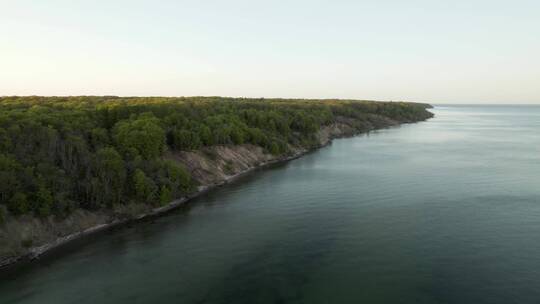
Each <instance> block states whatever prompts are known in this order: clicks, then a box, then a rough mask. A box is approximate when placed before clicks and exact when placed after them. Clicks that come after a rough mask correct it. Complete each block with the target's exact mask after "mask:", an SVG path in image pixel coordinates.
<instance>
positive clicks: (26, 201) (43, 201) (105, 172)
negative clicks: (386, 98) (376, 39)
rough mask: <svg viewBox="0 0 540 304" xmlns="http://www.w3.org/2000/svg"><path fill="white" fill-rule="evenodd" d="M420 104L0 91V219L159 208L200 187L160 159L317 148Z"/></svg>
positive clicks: (418, 110) (422, 114)
mask: <svg viewBox="0 0 540 304" xmlns="http://www.w3.org/2000/svg"><path fill="white" fill-rule="evenodd" d="M427 107H428V106H427V105H425V104H420V103H404V102H373V101H354V100H299V99H246V98H223V97H179V98H168V97H167V98H166V97H114V96H102V97H98V96H84V97H38V96H30V97H0V224H1V223H2V222H3V221H5V220H6V218H7V217H9V216H13V217H18V216H22V215H25V214H29V215H32V216H35V217H37V218H46V217H49V216H54V217H57V218H63V217H66V216H67V215H69V214H70V213H71V212H72V211H73V210H75V209H77V208H83V209H86V210H98V209H107V208H114V206H116V205H119V204H129V203H144V204H149V205H152V206H160V205H163V204H166V203H168V202H170V201H171V200H173V199H175V198H178V197H181V196H184V195H186V194H187V193H190V192H192V191H194V189H195V187H196V186H197V185H196V183H195V182H194V181H193V180H192V179H191V177H190V173H189V172H188V171H187V170H186V169H185V168H184V167H182V166H181V165H180V164H178V163H176V162H174V161H171V160H168V159H167V158H166V157H163V156H164V155H165V154H166V153H174V152H175V151H186V150H197V149H200V148H202V147H208V146H214V145H241V144H253V145H257V146H260V147H262V148H264V149H265V150H266V151H267V152H268V153H272V154H274V155H286V154H287V153H289V152H290V147H306V148H309V147H312V146H314V145H316V142H315V140H314V138H315V134H316V133H317V131H318V130H319V129H320V128H321V127H322V126H325V125H328V124H331V123H333V122H335V121H336V119H338V118H347V119H349V120H350V121H353V122H354V123H358V126H360V125H361V124H362V122H364V121H369V120H370V119H372V118H373V117H374V116H384V117H387V118H390V119H393V120H396V121H398V122H413V121H418V120H424V119H426V118H429V117H430V115H431V113H429V112H428V111H426V108H427Z"/></svg>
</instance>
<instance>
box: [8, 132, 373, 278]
mask: <svg viewBox="0 0 540 304" xmlns="http://www.w3.org/2000/svg"><path fill="white" fill-rule="evenodd" d="M364 133H367V132H362V133H359V134H364ZM359 134H357V135H359ZM353 136H356V135H353ZM353 136H351V137H353ZM331 142H332V140H330V141H328V143H326V144H324V145H322V146H318V147H315V148H313V149H308V150H303V151H301V152H298V153H295V154H293V155H290V156H286V157H281V158H276V159H273V160H270V161H266V162H263V163H261V164H259V165H257V166H254V167H250V168H248V169H246V170H244V171H241V172H238V173H236V174H233V175H230V176H228V177H227V178H226V179H224V180H222V181H220V182H217V183H213V184H210V185H203V186H199V188H198V189H197V190H196V191H195V192H193V193H191V194H189V195H187V196H184V197H181V198H178V199H176V200H173V201H172V202H170V203H169V204H167V205H165V206H161V207H157V208H153V209H152V210H151V211H150V212H146V213H142V214H140V215H138V216H136V217H133V218H128V219H117V220H114V221H112V222H110V223H104V224H99V225H96V226H93V227H90V228H87V229H84V230H82V231H79V232H75V233H71V234H69V235H66V236H63V237H59V238H57V239H56V240H54V241H53V242H49V243H47V244H44V245H41V246H38V247H34V248H31V249H30V250H29V252H28V253H26V254H24V255H20V256H16V257H11V258H7V259H5V260H0V271H2V270H7V269H9V268H12V267H15V266H17V265H19V264H22V263H30V262H32V261H34V260H37V259H39V258H40V257H41V256H44V255H45V254H48V253H49V252H51V251H52V250H55V249H59V248H60V247H62V246H64V245H67V244H69V243H72V242H73V241H76V240H80V239H83V238H85V237H87V236H90V235H94V234H97V233H100V232H104V231H107V230H111V229H113V228H117V227H120V226H123V225H127V224H129V223H136V222H139V221H142V220H146V219H150V218H153V217H158V216H163V215H165V214H167V213H168V212H171V211H173V210H175V209H178V208H180V207H181V206H184V205H186V204H187V203H189V202H190V201H191V200H193V199H195V198H197V197H199V196H201V195H203V194H205V193H207V192H209V191H212V190H214V189H216V188H218V187H221V186H224V185H226V184H229V183H232V182H234V181H235V180H236V179H238V178H240V177H243V176H245V175H247V174H249V173H252V172H253V171H256V170H258V169H263V168H265V167H267V166H271V165H275V164H280V163H286V162H288V161H291V160H294V159H297V158H300V157H302V156H304V155H305V154H307V153H309V152H312V151H316V150H318V149H320V148H323V147H325V146H328V145H329V144H330V143H331Z"/></svg>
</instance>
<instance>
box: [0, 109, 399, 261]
mask: <svg viewBox="0 0 540 304" xmlns="http://www.w3.org/2000/svg"><path fill="white" fill-rule="evenodd" d="M398 124H399V123H398V122H396V121H393V120H391V119H388V118H386V117H382V116H373V117H370V119H369V120H365V121H363V122H360V123H359V122H358V121H353V120H351V119H345V118H341V119H338V120H337V121H336V122H335V123H333V124H331V125H328V126H325V127H323V128H321V129H320V130H319V132H318V133H317V134H316V139H317V143H316V144H315V145H314V146H313V147H310V148H299V147H295V146H290V147H289V148H290V151H291V152H290V153H289V154H288V155H281V156H275V155H272V154H270V153H268V152H266V151H264V150H263V149H262V148H261V147H258V146H254V145H236V146H214V147H208V148H204V149H201V150H196V151H183V152H176V153H172V152H169V153H167V154H166V155H165V156H164V157H166V158H169V159H173V160H175V161H178V162H180V163H182V164H183V165H184V166H185V167H186V168H187V169H188V170H189V171H190V172H191V174H192V178H194V179H195V180H196V181H197V182H198V184H199V185H200V186H199V187H198V190H197V191H196V192H195V193H193V194H191V195H189V196H188V197H184V198H181V199H178V200H175V201H173V202H171V203H170V204H168V205H166V206H163V207H159V208H151V207H149V206H147V205H142V204H132V205H128V206H119V207H117V208H115V209H114V210H113V211H96V212H89V211H85V210H76V211H75V212H73V213H72V214H71V215H70V216H68V217H67V218H65V219H61V220H59V219H55V218H54V217H50V218H48V219H45V220H40V219H36V218H33V217H31V216H24V217H21V218H19V219H17V220H15V219H10V220H9V221H8V222H7V223H6V224H5V225H4V227H3V228H2V229H0V267H2V266H6V265H10V264H13V263H15V262H17V261H21V260H26V259H34V258H36V257H38V256H40V255H41V254H43V253H45V252H47V251H49V250H50V249H52V248H55V247H58V246H60V245H62V244H65V243H67V242H69V241H71V240H74V239H77V238H80V237H82V236H85V235H88V234H91V233H95V232H97V231H100V230H103V229H107V228H110V227H113V226H117V225H119V224H123V223H126V222H128V221H133V220H137V219H141V218H144V217H147V216H153V215H157V214H161V213H164V212H167V211H168V210H171V209H174V208H176V207H178V206H180V205H182V204H184V203H185V202H186V201H188V200H189V199H191V198H193V197H195V196H197V195H198V194H200V193H202V192H204V191H206V190H208V189H211V188H212V187H214V186H217V185H221V184H224V183H227V182H228V181H230V180H232V179H233V178H234V177H237V176H239V175H241V174H244V173H246V172H249V171H251V170H253V169H255V168H258V167H261V166H264V165H267V164H270V163H274V162H279V161H286V160H289V159H293V158H297V157H299V156H301V155H303V154H304V153H306V152H308V151H309V150H313V149H316V148H317V147H321V146H324V145H327V144H328V143H330V142H331V140H332V139H334V138H338V137H348V136H353V135H355V134H358V133H364V132H368V131H370V130H374V129H379V128H384V127H390V126H394V125H398Z"/></svg>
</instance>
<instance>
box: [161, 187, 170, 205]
mask: <svg viewBox="0 0 540 304" xmlns="http://www.w3.org/2000/svg"><path fill="white" fill-rule="evenodd" d="M171 201H172V192H171V189H169V187H167V186H161V189H160V190H159V202H160V204H161V205H162V206H163V205H166V204H167V203H170V202H171Z"/></svg>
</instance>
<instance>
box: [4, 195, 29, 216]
mask: <svg viewBox="0 0 540 304" xmlns="http://www.w3.org/2000/svg"><path fill="white" fill-rule="evenodd" d="M8 209H9V211H10V212H11V213H12V214H14V215H22V214H25V213H27V212H28V211H29V209H30V206H29V204H28V199H27V196H26V194H24V193H21V192H17V193H15V194H14V195H13V197H12V198H11V199H10V200H9V203H8Z"/></svg>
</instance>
